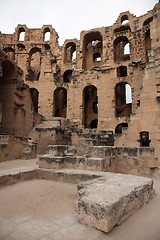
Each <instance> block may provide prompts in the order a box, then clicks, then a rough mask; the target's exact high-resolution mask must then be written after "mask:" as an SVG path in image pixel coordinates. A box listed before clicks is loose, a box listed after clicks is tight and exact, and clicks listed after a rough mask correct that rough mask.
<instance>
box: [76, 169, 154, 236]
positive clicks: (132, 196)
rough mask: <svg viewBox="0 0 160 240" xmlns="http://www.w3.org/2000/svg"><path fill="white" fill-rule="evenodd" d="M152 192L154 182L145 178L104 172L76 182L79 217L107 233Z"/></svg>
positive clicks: (144, 202) (150, 196)
mask: <svg viewBox="0 0 160 240" xmlns="http://www.w3.org/2000/svg"><path fill="white" fill-rule="evenodd" d="M153 195H154V190H153V181H152V180H150V179H148V178H143V177H137V176H132V175H123V174H112V173H111V174H108V173H106V174H105V177H101V178H98V179H94V180H90V181H88V182H83V183H80V184H79V185H78V199H77V211H78V219H79V221H80V222H81V223H85V224H88V225H89V226H92V227H95V228H97V229H99V230H101V231H104V232H106V233H107V232H110V231H111V230H112V228H113V227H114V226H115V225H119V224H121V223H122V222H123V221H124V220H126V219H127V218H128V217H129V216H130V215H132V214H133V212H134V211H135V210H136V209H138V208H139V207H140V206H142V205H144V204H146V203H147V202H148V201H149V200H150V199H151V198H152V197H153Z"/></svg>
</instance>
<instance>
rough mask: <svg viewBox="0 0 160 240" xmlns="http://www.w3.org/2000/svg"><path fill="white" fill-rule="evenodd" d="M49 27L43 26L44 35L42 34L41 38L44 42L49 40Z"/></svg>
mask: <svg viewBox="0 0 160 240" xmlns="http://www.w3.org/2000/svg"><path fill="white" fill-rule="evenodd" d="M50 35H51V34H50V29H49V28H45V29H44V35H43V40H44V41H45V42H47V41H50Z"/></svg>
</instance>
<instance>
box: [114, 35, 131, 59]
mask: <svg viewBox="0 0 160 240" xmlns="http://www.w3.org/2000/svg"><path fill="white" fill-rule="evenodd" d="M127 44H128V45H127ZM126 46H128V51H127V53H126V52H125V49H126ZM113 48H114V61H115V62H121V61H126V60H129V59H130V43H129V40H128V38H127V37H125V36H121V37H118V38H116V39H115V40H114V43H113Z"/></svg>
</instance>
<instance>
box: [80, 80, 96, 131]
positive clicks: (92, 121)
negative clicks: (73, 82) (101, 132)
mask: <svg viewBox="0 0 160 240" xmlns="http://www.w3.org/2000/svg"><path fill="white" fill-rule="evenodd" d="M83 125H84V126H85V127H86V128H97V125H98V91H97V88H96V87H95V86H92V85H91V86H87V87H85V88H84V90H83Z"/></svg>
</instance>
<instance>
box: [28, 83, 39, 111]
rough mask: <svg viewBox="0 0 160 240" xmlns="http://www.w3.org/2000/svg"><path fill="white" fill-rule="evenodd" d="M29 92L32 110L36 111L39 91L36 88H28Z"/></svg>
mask: <svg viewBox="0 0 160 240" xmlns="http://www.w3.org/2000/svg"><path fill="white" fill-rule="evenodd" d="M30 94H31V99H32V107H33V110H34V112H37V113H38V98H39V92H38V90H37V89H36V88H30Z"/></svg>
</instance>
